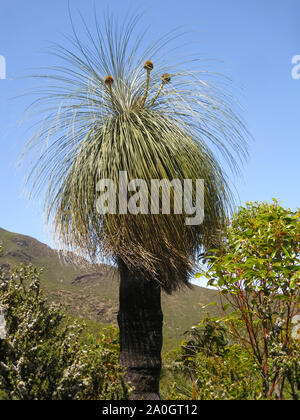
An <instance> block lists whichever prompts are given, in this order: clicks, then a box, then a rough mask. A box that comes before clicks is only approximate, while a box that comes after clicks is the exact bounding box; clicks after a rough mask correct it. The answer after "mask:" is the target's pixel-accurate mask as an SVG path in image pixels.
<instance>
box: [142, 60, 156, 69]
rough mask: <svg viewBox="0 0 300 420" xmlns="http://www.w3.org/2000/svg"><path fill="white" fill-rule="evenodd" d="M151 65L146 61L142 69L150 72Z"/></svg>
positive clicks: (150, 62)
mask: <svg viewBox="0 0 300 420" xmlns="http://www.w3.org/2000/svg"><path fill="white" fill-rule="evenodd" d="M153 67H154V66H153V63H152V61H149V60H148V61H146V62H145V64H144V69H145V70H149V71H151V70H153Z"/></svg>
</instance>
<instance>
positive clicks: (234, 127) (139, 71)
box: [27, 17, 247, 292]
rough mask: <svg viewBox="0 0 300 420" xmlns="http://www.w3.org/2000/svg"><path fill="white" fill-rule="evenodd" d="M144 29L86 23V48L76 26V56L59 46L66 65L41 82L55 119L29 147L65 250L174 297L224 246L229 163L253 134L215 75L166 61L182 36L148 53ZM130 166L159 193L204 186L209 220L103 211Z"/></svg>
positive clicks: (45, 105) (33, 176) (44, 104)
mask: <svg viewBox="0 0 300 420" xmlns="http://www.w3.org/2000/svg"><path fill="white" fill-rule="evenodd" d="M137 24H138V17H133V18H131V19H129V20H128V21H127V22H126V23H123V24H119V23H118V22H117V21H116V20H115V19H114V18H113V17H108V18H107V19H106V21H105V22H104V23H103V25H100V24H99V22H97V21H96V22H95V33H93V34H92V33H91V30H90V29H88V27H87V26H86V27H85V29H86V35H87V42H84V41H82V40H80V39H79V37H78V36H77V34H76V31H75V30H74V33H73V37H72V38H71V39H70V42H71V47H70V49H67V48H65V47H62V46H57V45H55V46H54V47H53V48H54V53H55V54H56V56H57V57H58V59H59V60H61V61H62V64H61V65H59V66H56V67H54V68H52V69H51V71H50V73H49V74H46V75H40V76H38V77H41V78H42V79H45V78H46V79H47V80H49V81H51V84H50V86H49V87H47V88H45V89H42V90H39V91H38V100H37V101H35V102H34V104H33V107H38V109H39V110H41V111H42V112H44V113H45V116H44V118H43V121H42V124H41V128H40V129H39V131H38V132H37V133H36V134H35V135H34V136H33V137H32V139H30V141H29V143H28V147H27V151H31V150H32V149H36V148H37V150H39V155H38V158H37V159H35V160H34V162H33V164H32V166H31V171H30V174H29V177H28V180H29V182H30V184H31V186H32V192H33V193H37V194H39V193H41V192H43V191H45V190H44V188H45V186H46V188H47V190H46V193H45V208H46V210H47V218H48V220H49V221H52V222H53V223H54V227H55V233H56V236H57V238H58V239H59V240H60V242H61V243H62V244H63V245H64V246H65V247H66V248H67V249H71V250H73V251H75V252H77V253H80V254H83V255H88V256H89V257H90V258H92V259H94V260H97V258H99V257H100V256H106V257H108V258H114V259H115V260H116V261H120V260H121V261H123V262H124V263H125V264H126V265H127V266H128V267H129V268H132V270H134V271H135V272H136V273H137V274H138V275H141V277H145V278H152V279H155V280H156V281H157V282H158V283H159V284H160V285H161V286H162V288H163V289H164V290H166V291H167V292H172V291H173V290H176V289H177V288H178V287H180V286H183V285H188V284H189V275H190V274H191V272H192V271H193V263H194V259H195V256H196V255H197V252H198V251H199V249H200V248H201V247H211V246H215V245H216V243H217V241H218V234H219V231H220V229H221V228H222V226H223V224H224V222H225V219H226V217H227V215H228V213H229V211H230V208H231V204H232V200H233V196H232V193H231V190H230V187H229V184H228V181H227V175H226V173H225V172H226V171H225V170H224V166H223V165H225V166H226V167H227V168H229V170H231V171H232V172H234V173H236V172H237V171H238V168H239V164H240V163H241V162H242V161H243V160H244V159H245V157H246V154H247V147H246V141H245V138H246V137H247V130H246V129H245V127H244V125H243V123H242V122H241V120H240V118H239V116H238V114H237V113H236V112H235V111H234V107H233V106H232V101H231V97H230V95H228V94H227V93H226V91H225V90H223V89H222V88H218V87H217V86H215V85H214V84H212V83H209V82H208V81H206V80H205V78H206V77H208V78H209V77H210V76H213V73H209V72H205V71H203V70H201V69H200V70H199V69H198V70H197V69H196V70H195V69H191V68H188V64H186V65H187V68H185V69H182V68H181V67H182V64H180V63H174V65H173V64H171V62H169V61H168V60H166V57H167V56H168V55H167V54H165V53H164V52H163V51H164V48H166V45H168V44H169V43H170V44H171V43H172V40H173V38H174V33H170V34H168V35H166V36H165V37H163V38H161V39H160V40H159V41H157V42H154V43H153V44H152V45H150V46H148V47H146V48H144V50H142V44H143V42H144V41H145V34H142V35H139V34H137V32H136V31H137ZM142 51H143V52H142ZM194 62H195V60H194V61H191V63H194ZM197 63H198V65H199V62H197ZM120 171H126V172H127V174H128V177H129V180H130V179H143V180H145V181H146V182H147V184H148V185H149V186H150V182H151V180H152V179H158V180H161V179H167V180H170V181H171V180H173V179H179V180H181V181H182V182H183V181H184V180H186V179H191V180H194V181H195V180H197V179H203V180H204V201H205V218H204V221H203V223H202V224H201V225H199V226H187V225H186V223H185V217H186V215H185V214H180V215H178V214H156V215H153V214H147V215H146V214H137V215H131V214H126V215H125V214H109V213H108V214H105V215H99V213H97V211H96V199H97V196H96V189H97V183H98V181H99V180H101V179H103V178H108V179H110V180H112V181H114V182H115V183H116V184H117V185H118V178H119V173H120ZM173 206H174V203H173Z"/></svg>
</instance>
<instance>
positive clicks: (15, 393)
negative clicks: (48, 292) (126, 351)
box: [0, 266, 127, 400]
mask: <svg viewBox="0 0 300 420" xmlns="http://www.w3.org/2000/svg"><path fill="white" fill-rule="evenodd" d="M0 303H1V307H2V311H3V312H4V314H5V320H6V326H5V332H6V338H5V339H0V399H8V400H73V399H75V400H76V399H123V398H126V396H127V388H126V386H125V384H124V383H123V379H122V377H123V372H122V370H121V368H120V366H119V364H118V347H119V345H118V332H117V330H116V329H114V328H113V327H110V328H106V329H103V330H102V331H101V333H100V336H99V337H97V338H94V337H93V336H91V335H89V336H85V337H84V336H83V334H82V329H83V326H82V325H80V324H79V323H76V322H75V323H72V324H70V323H69V322H68V321H67V320H66V319H65V317H64V315H63V312H62V311H61V310H60V308H58V307H57V306H54V305H48V304H47V301H46V299H45V298H43V297H42V296H41V293H40V273H39V272H38V271H37V269H35V268H34V267H32V266H20V267H18V268H16V269H15V270H14V271H13V272H11V273H9V274H7V273H4V272H1V276H0Z"/></svg>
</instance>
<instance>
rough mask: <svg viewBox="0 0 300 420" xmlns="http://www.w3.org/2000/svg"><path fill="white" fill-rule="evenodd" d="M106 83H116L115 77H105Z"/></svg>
mask: <svg viewBox="0 0 300 420" xmlns="http://www.w3.org/2000/svg"><path fill="white" fill-rule="evenodd" d="M104 83H105V84H106V85H109V86H111V85H112V84H113V83H114V78H113V77H112V76H107V77H105V79H104Z"/></svg>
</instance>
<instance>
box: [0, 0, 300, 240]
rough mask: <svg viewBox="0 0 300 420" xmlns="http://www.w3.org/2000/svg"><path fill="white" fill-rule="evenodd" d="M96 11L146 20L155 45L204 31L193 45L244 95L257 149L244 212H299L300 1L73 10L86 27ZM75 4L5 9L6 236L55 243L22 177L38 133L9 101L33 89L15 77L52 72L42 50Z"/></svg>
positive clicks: (8, 1)
mask: <svg viewBox="0 0 300 420" xmlns="http://www.w3.org/2000/svg"><path fill="white" fill-rule="evenodd" d="M94 3H96V6H97V10H98V13H99V14H101V13H103V12H104V11H105V10H106V7H107V6H108V5H109V7H110V10H112V11H113V12H114V13H117V14H118V15H119V16H122V14H124V13H125V12H126V11H127V10H128V9H130V10H131V11H132V12H135V11H136V10H137V9H138V10H142V11H145V16H144V19H143V22H145V23H146V24H150V25H151V27H150V32H149V34H150V35H151V34H154V36H155V37H157V36H158V35H163V34H164V33H166V32H167V31H169V30H171V29H174V28H176V27H178V26H180V25H184V26H185V27H186V28H187V29H189V28H190V29H196V30H195V31H194V32H193V33H191V35H189V36H190V40H191V41H195V44H197V51H200V53H201V56H203V57H205V58H214V59H218V60H221V61H223V62H224V63H225V64H223V65H222V71H223V73H226V74H228V75H229V76H231V77H232V78H233V79H234V81H235V83H236V84H237V85H239V86H242V87H243V95H242V96H241V98H240V99H241V100H242V105H243V108H244V112H243V118H244V120H245V121H246V123H247V126H248V128H249V130H250V132H251V134H252V135H253V138H254V140H253V142H252V143H251V145H250V160H249V163H248V164H247V165H246V166H245V167H244V169H243V179H242V180H240V181H239V182H238V183H237V191H238V194H239V200H240V203H244V202H246V201H248V200H271V199H272V198H273V197H276V198H278V199H279V200H280V201H281V202H282V203H283V205H285V206H288V207H291V208H296V207H298V206H299V181H300V176H299V167H300V158H299V156H300V127H299V122H300V78H299V79H298V80H295V79H293V78H292V68H293V64H292V57H294V56H296V55H300V25H299V16H300V1H299V0H263V1H261V0H251V1H250V0H242V1H241V0H210V1H201V0H186V1H185V2H181V1H180V2H179V1H174V0H172V1H170V0H164V1H158V0H152V1H140V0H139V1H137V0H134V1H129V0H122V1H118V0H110V1H109V2H106V1H97V0H70V5H71V9H72V10H73V12H74V14H75V15H76V11H77V10H79V11H81V12H82V14H83V15H84V17H85V19H86V20H87V21H89V19H92V17H93V4H94ZM67 4H68V2H67V0H52V1H51V2H50V1H47V2H46V1H40V0H27V1H26V2H24V1H22V0H0V56H3V57H5V60H6V65H7V68H6V79H5V80H0V141H1V149H0V150H1V151H0V191H1V202H0V227H3V228H4V229H7V230H10V231H14V232H19V233H23V234H28V235H31V236H34V237H36V238H37V239H39V240H41V241H43V242H47V243H51V238H50V237H49V236H47V234H46V233H45V230H44V218H43V208H42V203H39V202H38V201H35V202H31V203H30V202H29V201H28V200H27V198H26V196H24V195H23V194H22V189H23V185H24V183H23V172H22V171H21V170H19V171H18V170H17V169H16V160H17V157H18V155H19V154H20V152H21V150H22V147H23V146H24V143H25V140H26V129H27V128H28V127H29V123H30V121H25V122H24V123H23V124H22V126H19V125H18V121H19V120H20V119H21V118H22V116H23V115H24V111H25V108H26V106H27V105H28V100H26V99H18V100H11V99H9V98H11V97H12V96H14V95H16V94H18V93H19V92H20V90H21V89H26V88H28V87H30V86H31V82H30V80H28V79H27V80H26V79H22V80H16V79H15V78H16V77H18V76H22V75H23V74H25V73H27V69H28V68H32V67H42V66H45V65H48V64H53V60H54V59H53V57H49V56H47V55H45V54H43V50H44V49H45V47H47V45H48V44H49V42H52V41H57V42H60V43H61V42H62V43H63V42H64V40H63V34H70V32H71V28H70V21H69V16H68V7H67ZM218 69H219V68H218ZM0 74H1V72H0ZM299 74H300V71H299Z"/></svg>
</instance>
